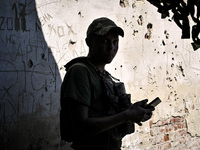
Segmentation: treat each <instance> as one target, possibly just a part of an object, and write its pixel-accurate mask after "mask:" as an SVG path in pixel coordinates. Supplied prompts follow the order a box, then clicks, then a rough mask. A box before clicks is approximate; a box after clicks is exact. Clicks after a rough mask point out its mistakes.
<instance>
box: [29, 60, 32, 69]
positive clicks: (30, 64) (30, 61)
mask: <svg viewBox="0 0 200 150" xmlns="http://www.w3.org/2000/svg"><path fill="white" fill-rule="evenodd" d="M32 66H33V61H32V60H31V59H29V61H28V67H29V68H31V67H32Z"/></svg>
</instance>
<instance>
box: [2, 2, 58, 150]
mask: <svg viewBox="0 0 200 150" xmlns="http://www.w3.org/2000/svg"><path fill="white" fill-rule="evenodd" d="M60 85H61V77H60V74H59V71H58V67H57V64H56V61H55V59H54V57H53V55H52V52H51V49H50V48H49V47H48V45H47V43H46V41H45V39H44V35H43V32H42V28H41V24H40V21H39V18H38V15H37V11H36V4H35V1H34V0H9V1H7V0H3V2H1V5H0V145H1V149H3V150H18V149H20V150H23V149H26V150H28V149H31V150H32V149H37V150H39V149H49V148H48V147H52V146H53V147H54V148H56V147H58V143H56V142H58V141H59V140H60V133H59V109H60V101H59V97H60Z"/></svg>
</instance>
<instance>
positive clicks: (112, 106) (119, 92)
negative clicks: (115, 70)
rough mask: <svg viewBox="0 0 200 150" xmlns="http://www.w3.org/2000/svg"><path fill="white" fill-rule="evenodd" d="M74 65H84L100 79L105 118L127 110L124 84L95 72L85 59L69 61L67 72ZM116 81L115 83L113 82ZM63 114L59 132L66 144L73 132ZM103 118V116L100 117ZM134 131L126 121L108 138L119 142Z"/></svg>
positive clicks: (66, 117) (107, 75)
mask: <svg viewBox="0 0 200 150" xmlns="http://www.w3.org/2000/svg"><path fill="white" fill-rule="evenodd" d="M75 63H84V64H85V65H86V66H88V68H92V69H95V70H96V71H97V73H98V75H99V76H100V77H101V80H102V84H103V88H104V89H105V92H106V94H105V95H106V101H107V105H108V106H107V107H108V109H107V112H106V116H111V115H114V114H117V113H120V112H122V111H124V110H125V109H127V108H128V107H129V106H130V105H131V95H130V94H126V90H125V86H124V83H122V82H120V81H119V80H118V79H116V78H114V77H112V76H111V75H110V74H109V73H108V72H107V71H104V72H101V71H99V70H97V69H96V68H95V67H94V66H93V65H92V64H91V63H90V61H88V58H86V57H78V58H75V59H73V60H72V61H70V62H69V63H68V64H67V65H66V66H65V67H66V70H68V68H69V67H71V65H73V64H75ZM114 80H116V81H117V82H116V81H114ZM64 113H65V112H62V111H61V112H60V131H61V139H63V140H66V141H68V142H72V141H73V130H72V127H71V126H70V123H67V122H70V121H69V120H70V119H69V118H70V116H66V115H65V114H64ZM102 117H103V116H102ZM134 131H135V128H134V123H133V122H131V121H128V122H126V123H123V124H121V125H119V126H116V127H114V128H112V129H110V130H109V131H108V132H109V136H110V138H111V140H120V139H122V138H123V137H124V136H125V135H127V134H131V133H133V132H134Z"/></svg>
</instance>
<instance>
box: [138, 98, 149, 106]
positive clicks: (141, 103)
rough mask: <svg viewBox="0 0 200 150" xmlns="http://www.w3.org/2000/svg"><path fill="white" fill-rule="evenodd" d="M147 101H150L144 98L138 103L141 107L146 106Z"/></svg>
mask: <svg viewBox="0 0 200 150" xmlns="http://www.w3.org/2000/svg"><path fill="white" fill-rule="evenodd" d="M147 102H148V99H144V100H141V101H139V102H137V103H138V105H139V106H140V107H144V106H145V105H146V104H147Z"/></svg>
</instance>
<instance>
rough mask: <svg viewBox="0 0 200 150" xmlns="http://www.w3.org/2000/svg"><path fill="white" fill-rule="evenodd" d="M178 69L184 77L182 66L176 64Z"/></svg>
mask: <svg viewBox="0 0 200 150" xmlns="http://www.w3.org/2000/svg"><path fill="white" fill-rule="evenodd" d="M177 68H178V70H179V71H181V72H182V76H183V77H185V74H184V69H183V67H182V66H177Z"/></svg>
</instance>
